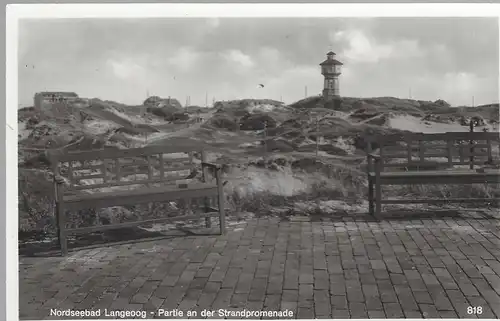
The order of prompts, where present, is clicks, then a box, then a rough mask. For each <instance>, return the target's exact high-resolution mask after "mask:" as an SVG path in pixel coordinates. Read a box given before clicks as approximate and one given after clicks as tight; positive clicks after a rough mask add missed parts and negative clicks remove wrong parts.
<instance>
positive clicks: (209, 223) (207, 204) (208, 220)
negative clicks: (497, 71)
mask: <svg viewBox="0 0 500 321" xmlns="http://www.w3.org/2000/svg"><path fill="white" fill-rule="evenodd" d="M203 202H204V206H205V213H208V212H210V198H208V197H205V198H204V200H203ZM205 227H206V228H211V227H212V220H211V218H210V217H205Z"/></svg>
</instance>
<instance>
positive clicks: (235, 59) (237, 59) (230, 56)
mask: <svg viewBox="0 0 500 321" xmlns="http://www.w3.org/2000/svg"><path fill="white" fill-rule="evenodd" d="M222 56H223V57H224V58H225V59H226V60H227V61H229V63H236V64H238V65H239V66H240V67H244V68H251V67H253V66H254V65H255V63H254V61H253V60H252V58H251V57H250V56H249V55H246V54H244V53H243V52H242V51H241V50H237V49H232V50H228V51H226V52H224V53H223V54H222Z"/></svg>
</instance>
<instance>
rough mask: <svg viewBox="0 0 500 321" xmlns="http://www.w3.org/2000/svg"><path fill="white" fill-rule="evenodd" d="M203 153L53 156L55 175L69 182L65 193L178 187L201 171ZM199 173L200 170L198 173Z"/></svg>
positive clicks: (155, 150)
mask: <svg viewBox="0 0 500 321" xmlns="http://www.w3.org/2000/svg"><path fill="white" fill-rule="evenodd" d="M196 153H198V154H199V155H200V158H203V157H205V153H204V152H203V151H193V148H192V147H191V148H182V147H181V148H179V147H171V146H147V147H143V148H131V149H103V150H94V151H82V152H73V153H68V152H66V153H61V152H51V153H49V158H50V160H51V163H52V166H53V171H54V174H55V175H59V176H62V177H64V178H66V179H67V181H68V182H69V185H66V187H65V191H77V190H91V189H96V188H105V187H115V186H126V185H142V184H146V185H148V184H154V183H167V184H175V183H176V181H178V180H182V179H186V178H187V177H188V176H189V175H190V174H194V173H195V172H198V173H200V174H202V173H203V171H202V170H201V160H200V159H196V157H195V154H196ZM198 169H200V170H199V171H198Z"/></svg>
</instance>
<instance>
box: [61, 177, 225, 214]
mask: <svg viewBox="0 0 500 321" xmlns="http://www.w3.org/2000/svg"><path fill="white" fill-rule="evenodd" d="M217 195H218V194H217V186H216V185H215V184H209V183H196V184H188V187H187V188H181V189H180V188H178V187H177V186H176V185H170V186H163V187H157V188H138V189H134V190H130V191H113V192H104V193H94V194H79V195H65V196H64V197H63V200H64V208H65V209H67V210H76V209H84V208H104V207H111V206H117V205H133V204H141V203H150V202H163V201H170V200H177V199H181V198H196V197H203V196H217Z"/></svg>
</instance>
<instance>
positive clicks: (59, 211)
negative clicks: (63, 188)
mask: <svg viewBox="0 0 500 321" xmlns="http://www.w3.org/2000/svg"><path fill="white" fill-rule="evenodd" d="M64 214H65V213H64V208H63V207H62V206H61V204H59V203H56V215H57V217H56V220H57V237H58V239H59V245H60V247H61V255H62V256H66V255H68V240H67V237H66V220H65V216H64Z"/></svg>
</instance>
